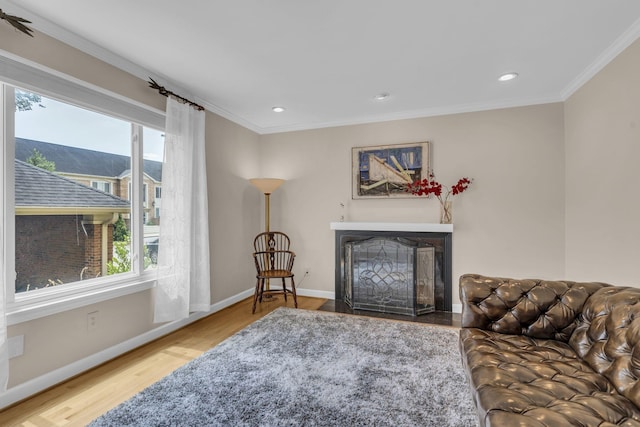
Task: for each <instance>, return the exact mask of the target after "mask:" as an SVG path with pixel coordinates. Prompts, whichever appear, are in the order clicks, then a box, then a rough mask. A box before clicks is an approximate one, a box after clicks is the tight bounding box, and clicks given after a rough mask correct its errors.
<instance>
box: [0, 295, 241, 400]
mask: <svg viewBox="0 0 640 427" xmlns="http://www.w3.org/2000/svg"><path fill="white" fill-rule="evenodd" d="M251 295H253V289H248V290H246V291H243V292H240V293H239V294H237V295H234V296H232V297H230V298H227V299H225V300H223V301H220V302H217V303H215V304H213V305H211V308H210V309H209V311H206V312H198V313H193V314H191V315H190V316H189V317H187V318H186V319H181V320H177V321H175V322H170V323H166V324H164V325H162V326H160V327H158V328H155V329H152V330H150V331H147V332H145V333H144V334H142V335H138V336H137V337H134V338H131V339H129V340H127V341H124V342H121V343H119V344H116V345H114V346H113V347H109V348H107V349H104V350H102V351H100V352H98V353H94V354H92V355H91V356H88V357H85V358H84V359H80V360H78V361H75V362H73V363H70V364H68V365H66V366H63V367H61V368H58V369H56V370H54V371H51V372H48V373H46V374H44V375H41V376H39V377H36V378H33V379H31V380H29V381H27V382H24V383H22V384H18V385H17V386H15V387H12V388H10V389H8V390H7V391H6V392H5V393H3V394H1V395H0V409H2V408H5V407H7V406H9V405H12V404H14V403H16V402H19V401H21V400H23V399H26V398H28V397H29V396H33V395H34V394H36V393H39V392H41V391H43V390H46V389H47V388H49V387H52V386H54V385H56V384H59V383H61V382H63V381H65V380H68V379H69V378H72V377H74V376H76V375H78V374H81V373H82V372H85V371H87V370H89V369H91V368H94V367H96V366H98V365H100V364H102V363H104V362H107V361H109V360H111V359H113V358H115V357H118V356H120V355H122V354H124V353H126V352H128V351H131V350H133V349H135V348H137V347H140V346H142V345H144V344H147V343H149V342H151V341H153V340H155V339H158V338H160V337H162V336H164V335H167V334H169V333H171V332H174V331H176V330H178V329H180V328H182V327H184V326H186V325H188V324H190V323H193V322H195V321H196V320H199V319H202V318H203V317H206V316H208V315H210V314H212V313H215V312H217V311H220V310H222V309H223V308H226V307H229V306H230V305H233V304H235V303H237V302H239V301H242V300H243V299H245V298H247V297H249V296H251Z"/></svg>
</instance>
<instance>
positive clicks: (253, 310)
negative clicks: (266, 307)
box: [251, 279, 260, 314]
mask: <svg viewBox="0 0 640 427" xmlns="http://www.w3.org/2000/svg"><path fill="white" fill-rule="evenodd" d="M259 294H260V279H257V280H256V290H255V291H254V292H253V309H252V310H251V314H255V312H256V302H258V295H259Z"/></svg>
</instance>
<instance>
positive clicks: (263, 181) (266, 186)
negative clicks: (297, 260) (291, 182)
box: [249, 178, 284, 299]
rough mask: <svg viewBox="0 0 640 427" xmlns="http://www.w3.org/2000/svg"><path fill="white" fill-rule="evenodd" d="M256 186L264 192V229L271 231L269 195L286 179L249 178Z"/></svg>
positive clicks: (269, 295)
mask: <svg viewBox="0 0 640 427" xmlns="http://www.w3.org/2000/svg"><path fill="white" fill-rule="evenodd" d="M249 182H250V183H251V184H253V186H254V187H256V188H257V189H258V190H260V191H262V192H263V193H264V231H266V232H269V231H271V230H270V229H269V227H270V224H269V220H270V215H271V212H270V206H269V197H270V196H271V193H273V192H274V191H276V189H277V188H278V187H280V186H281V185H282V184H283V183H284V179H278V178H252V179H250V180H249ZM266 285H267V291H268V290H269V288H270V287H269V279H267V283H266ZM270 298H273V297H272V296H271V294H267V295H265V299H270Z"/></svg>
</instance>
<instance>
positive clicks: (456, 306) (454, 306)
mask: <svg viewBox="0 0 640 427" xmlns="http://www.w3.org/2000/svg"><path fill="white" fill-rule="evenodd" d="M451 311H452V312H453V313H462V304H451Z"/></svg>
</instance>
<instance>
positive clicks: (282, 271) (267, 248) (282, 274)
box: [251, 231, 298, 313]
mask: <svg viewBox="0 0 640 427" xmlns="http://www.w3.org/2000/svg"><path fill="white" fill-rule="evenodd" d="M290 244H291V242H290V240H289V236H287V235H286V234H284V233H282V232H280V231H267V232H264V233H260V234H258V235H257V236H256V238H255V239H254V241H253V248H254V253H253V260H254V261H255V264H256V290H255V292H254V294H253V309H252V311H251V312H252V313H255V312H256V303H257V302H258V301H260V303H262V296H263V295H265V294H283V295H284V300H285V301H287V294H292V295H293V303H294V306H295V307H296V308H298V297H297V295H296V283H295V280H294V279H293V261H294V260H295V257H296V254H295V253H294V252H292V251H291V250H289V247H290ZM277 279H281V280H282V284H281V286H280V285H279V284H278V283H277ZM286 279H289V280H290V281H291V289H289V288H287V284H286ZM274 281H276V283H274ZM267 283H268V284H269V286H267V289H265V284H267ZM272 284H275V285H276V288H272V287H271V285H272Z"/></svg>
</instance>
